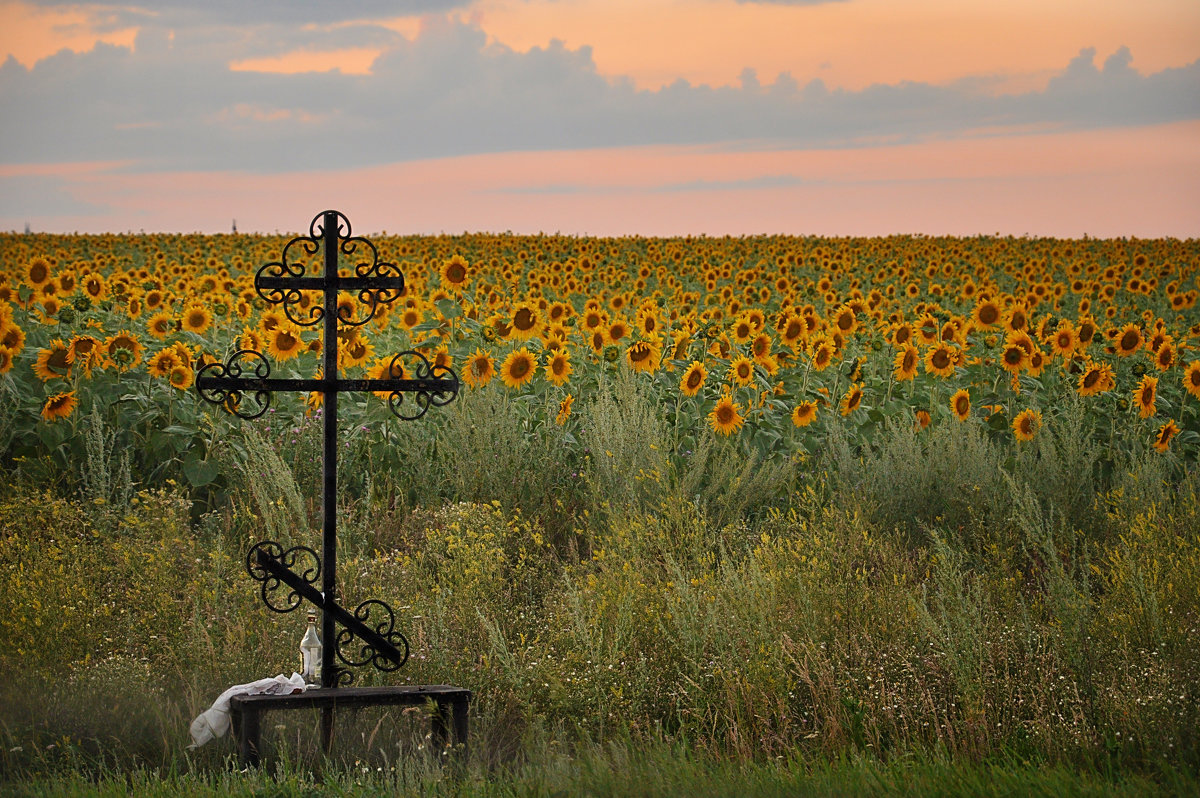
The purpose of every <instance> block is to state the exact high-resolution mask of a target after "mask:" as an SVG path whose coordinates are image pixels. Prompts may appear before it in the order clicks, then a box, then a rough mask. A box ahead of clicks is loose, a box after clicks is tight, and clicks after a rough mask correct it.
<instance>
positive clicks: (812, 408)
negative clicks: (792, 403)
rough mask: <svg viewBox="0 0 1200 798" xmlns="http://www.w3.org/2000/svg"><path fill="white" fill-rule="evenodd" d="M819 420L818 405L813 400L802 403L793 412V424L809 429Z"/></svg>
mask: <svg viewBox="0 0 1200 798" xmlns="http://www.w3.org/2000/svg"><path fill="white" fill-rule="evenodd" d="M816 418H817V403H816V402H815V401H812V400H808V401H805V402H801V403H799V404H798V405H796V407H795V408H794V409H793V410H792V424H794V425H795V426H797V427H807V426H808V425H809V424H811V423H813V421H815V420H816Z"/></svg>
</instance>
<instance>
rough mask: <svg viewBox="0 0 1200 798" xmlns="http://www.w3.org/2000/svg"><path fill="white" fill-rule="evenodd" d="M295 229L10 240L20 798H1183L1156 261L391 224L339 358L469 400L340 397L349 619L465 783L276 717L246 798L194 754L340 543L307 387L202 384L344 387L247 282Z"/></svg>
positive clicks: (1175, 450) (379, 720) (1163, 295)
mask: <svg viewBox="0 0 1200 798" xmlns="http://www.w3.org/2000/svg"><path fill="white" fill-rule="evenodd" d="M286 240H287V239H285V238H280V237H260V236H208V237H206V236H50V235H0V251H2V252H3V253H4V255H5V257H4V258H3V259H0V264H2V265H0V462H2V463H3V468H4V472H3V473H4V476H5V485H4V492H3V494H2V495H0V578H2V579H3V584H4V585H5V589H4V591H3V594H2V596H3V598H2V599H0V641H3V642H2V644H0V665H2V666H3V668H4V669H5V671H6V672H7V673H8V674H10V678H8V679H5V680H4V681H3V682H2V683H0V708H2V710H3V711H0V791H3V792H11V793H13V794H30V795H32V794H37V795H42V794H59V795H77V794H108V793H109V792H111V793H113V794H124V793H125V792H128V791H132V792H134V793H136V794H145V795H151V794H162V793H164V792H165V793H169V794H172V795H174V794H195V795H208V794H247V795H249V794H256V795H257V794H263V793H264V792H267V793H271V794H281V795H284V794H310V793H313V792H320V793H325V794H331V795H342V794H380V793H388V792H390V791H400V792H408V793H412V794H418V793H424V794H430V793H433V794H455V795H457V794H470V795H473V794H480V795H526V794H530V795H550V794H555V793H563V792H565V793H580V792H586V793H595V794H611V795H626V794H643V795H670V794H678V793H680V792H697V793H701V794H706V793H713V794H764V795H766V794H796V793H798V792H811V793H813V794H818V795H820V794H846V793H855V794H858V793H861V794H885V793H886V794H897V793H899V794H905V793H911V794H930V793H945V794H962V793H1000V794H1022V795H1024V794H1042V793H1044V794H1056V795H1057V794H1061V793H1063V792H1078V793H1082V794H1096V795H1110V794H1111V795H1124V794H1139V795H1141V794H1175V793H1186V792H1189V791H1192V790H1195V789H1196V788H1197V776H1196V774H1197V772H1198V770H1200V740H1198V735H1197V732H1196V730H1197V729H1198V728H1200V687H1198V685H1200V657H1197V656H1196V648H1197V642H1198V641H1200V500H1198V499H1200V467H1198V460H1200V311H1197V310H1196V307H1195V306H1196V301H1197V299H1198V298H1200V282H1198V277H1197V275H1198V274H1200V242H1196V241H1176V240H1158V241H1139V240H1124V239H1120V240H1093V239H1083V240H1076V241H1065V240H1051V239H1014V238H973V239H949V238H947V239H940V238H919V237H918V238H908V237H897V238H887V239H819V238H787V237H759V238H737V239H731V238H698V239H671V240H663V239H642V238H627V239H581V238H570V237H557V236H532V237H521V236H511V235H507V236H490V235H465V236H455V237H438V238H413V237H395V236H378V237H372V239H371V240H372V241H373V242H374V243H375V244H376V245H377V246H378V247H379V254H380V257H381V258H382V259H383V260H385V261H390V262H394V263H396V264H397V265H398V266H399V267H400V269H401V270H402V271H403V272H404V274H405V277H406V280H407V287H406V290H405V291H404V293H403V295H402V296H400V297H398V298H397V299H396V301H395V302H394V303H393V304H392V305H391V306H390V307H384V306H381V305H377V304H376V303H374V302H373V301H372V300H373V298H372V297H371V296H369V295H366V296H350V295H346V296H343V297H340V298H339V307H341V308H343V312H344V314H345V315H344V318H346V319H352V320H355V321H363V324H361V325H360V326H353V325H350V324H346V325H343V327H342V333H341V334H340V335H339V350H338V358H339V371H340V373H342V374H343V375H349V376H368V375H369V376H386V375H388V374H389V373H390V374H391V375H392V376H400V375H401V374H405V375H408V374H411V373H412V372H413V371H414V370H415V369H416V367H417V364H416V361H415V359H413V358H411V357H410V358H408V359H406V360H403V361H394V360H393V359H392V355H393V354H395V353H398V352H401V351H404V350H409V349H413V350H417V351H419V352H421V353H423V355H424V357H426V359H427V360H428V361H429V362H432V363H437V364H440V365H444V366H447V367H450V368H452V369H454V371H455V372H456V373H457V374H458V375H459V377H460V378H461V380H462V383H463V385H462V390H461V393H460V395H459V397H458V399H457V400H456V401H455V402H453V403H451V404H450V405H448V406H446V407H442V408H436V407H435V408H431V409H430V411H429V413H428V414H427V415H426V416H425V417H424V418H422V419H421V420H419V421H416V422H404V421H400V420H397V419H395V418H394V417H393V416H392V415H391V414H390V412H389V410H388V398H387V397H386V396H383V397H379V396H372V395H363V396H355V397H353V398H351V397H349V396H344V397H343V398H342V399H340V404H339V418H340V420H341V441H342V446H343V447H344V448H343V449H342V450H341V451H340V459H339V480H340V485H341V496H340V497H339V501H340V504H339V508H338V511H339V524H340V530H341V533H340V548H339V576H340V579H341V585H340V589H341V592H342V595H343V596H344V597H345V602H346V603H347V604H349V605H350V606H353V605H355V604H357V603H358V602H359V601H362V600H365V599H368V598H380V599H383V600H385V601H387V602H388V603H390V604H391V605H392V606H393V607H395V608H396V610H397V615H398V625H399V628H400V630H401V631H403V632H404V634H405V635H406V636H407V637H408V639H409V641H410V643H411V648H412V657H411V659H410V661H409V663H408V664H407V665H406V666H405V667H404V668H403V669H401V670H400V671H399V672H397V673H395V674H390V675H389V674H380V673H377V672H373V671H365V670H359V671H357V673H356V682H355V683H356V684H364V685H369V684H385V683H395V682H397V681H399V682H411V683H448V684H455V685H460V686H463V687H468V688H470V689H471V690H473V691H474V693H475V701H474V703H473V705H472V710H471V719H472V736H471V743H472V750H471V755H470V758H469V760H468V761H467V762H466V764H465V766H464V767H463V768H461V769H459V770H457V771H454V772H453V773H452V772H451V771H450V770H448V769H446V770H444V769H443V768H441V767H440V766H439V764H438V760H439V758H441V757H443V756H445V755H446V752H439V751H431V750H430V749H429V740H428V738H427V736H426V732H427V731H428V728H427V726H428V720H427V718H426V717H424V715H423V713H422V712H414V711H409V712H398V711H397V712H385V711H383V710H363V711H362V712H360V713H358V714H357V715H351V714H349V713H347V714H346V715H345V716H339V719H338V724H339V738H338V739H339V744H338V746H337V747H336V749H335V751H334V752H333V756H332V759H331V760H328V761H326V760H323V759H322V758H321V757H319V756H318V755H317V753H316V746H315V743H314V740H315V728H314V727H315V718H313V717H307V716H304V715H299V714H295V713H289V714H287V715H283V714H276V715H268V716H267V719H266V723H265V725H264V741H265V742H266V744H267V745H268V748H269V751H268V755H269V759H270V761H271V763H272V764H271V766H270V768H269V770H268V773H266V774H263V773H259V774H242V773H238V771H237V765H236V763H235V760H234V759H233V758H232V746H231V745H230V743H229V742H228V741H227V740H219V741H217V742H214V743H211V744H209V745H208V746H206V747H204V748H201V749H198V750H196V751H189V750H187V749H186V745H187V743H188V738H187V726H188V723H189V722H190V720H191V718H192V717H193V716H195V715H196V714H198V713H199V712H200V711H202V710H203V709H205V708H207V706H208V705H209V704H210V703H211V702H212V700H213V699H214V698H215V697H216V695H217V694H219V693H220V692H221V691H222V690H223V689H224V688H225V687H227V686H228V685H231V684H235V683H241V682H245V681H250V680H252V679H255V678H260V677H262V676H270V675H274V674H276V673H280V672H285V673H290V672H291V671H292V670H295V669H297V663H298V643H299V640H300V636H301V635H302V633H303V630H304V617H303V613H301V612H296V613H291V614H286V615H279V614H276V613H272V612H270V611H268V610H267V609H266V608H265V607H263V606H262V603H261V600H260V598H259V595H258V585H257V584H256V583H254V582H252V581H251V580H250V578H249V576H248V575H247V573H246V568H245V556H246V550H247V549H248V547H249V546H251V545H253V544H254V543H255V542H258V541H260V540H267V539H269V540H276V541H279V542H281V543H283V544H285V546H290V545H299V544H304V545H309V546H314V547H316V546H317V544H318V543H319V539H320V533H319V525H320V512H321V507H320V450H321V435H320V430H321V416H322V399H321V396H320V394H311V395H291V396H289V395H286V394H277V395H276V396H275V397H273V399H272V401H271V405H270V407H269V408H268V409H267V410H266V412H265V413H263V415H262V416H261V417H260V418H257V419H255V420H252V421H244V420H242V419H241V418H238V417H237V416H236V415H234V414H232V413H231V412H229V411H230V410H231V409H234V410H241V411H246V410H247V409H250V410H253V409H254V408H253V407H252V405H253V402H254V398H253V397H250V396H246V397H242V404H241V405H240V406H233V405H227V406H225V407H222V406H220V405H212V404H209V403H207V402H205V401H203V400H201V399H200V397H199V396H198V395H197V393H196V390H195V386H194V376H195V373H196V371H197V369H198V368H201V367H203V366H204V365H205V364H207V363H212V362H225V361H226V360H227V359H228V358H229V357H230V356H231V355H233V353H234V352H235V351H237V350H240V349H254V350H258V351H261V352H263V353H264V354H265V355H266V359H267V362H269V364H270V368H271V376H273V377H274V376H294V377H312V376H315V374H316V373H317V370H318V369H319V367H320V363H321V356H322V353H321V351H320V349H321V344H320V339H319V326H316V327H314V326H305V325H303V324H300V323H299V322H304V321H311V320H313V318H314V317H313V315H312V308H313V307H315V303H316V299H315V297H312V296H307V295H300V296H297V297H295V300H296V301H295V303H294V305H293V306H292V307H291V308H290V313H285V312H283V306H281V305H271V304H269V303H267V302H265V301H264V297H260V296H258V295H257V293H256V292H255V290H254V288H253V277H254V274H255V271H256V270H257V269H258V268H259V267H261V266H262V265H263V264H266V263H268V262H270V261H275V260H278V259H279V258H280V253H281V251H282V250H283V247H284V244H285V243H286ZM363 251H364V250H363V249H362V248H361V245H360V249H359V250H357V252H356V254H355V255H354V256H352V257H348V258H345V259H344V261H343V263H344V266H345V267H346V268H349V265H350V263H354V262H357V260H358V259H360V258H359V256H360V255H361V254H362V252H363ZM292 254H296V253H295V248H293V250H292ZM302 254H303V253H302ZM319 256H320V253H318V252H314V253H311V254H308V255H304V257H300V258H298V259H297V260H298V261H300V262H304V263H305V265H307V267H308V268H309V269H310V272H309V273H311V270H312V269H314V268H318V267H317V264H319V262H320V261H319ZM266 298H270V297H266ZM402 406H403V405H402Z"/></svg>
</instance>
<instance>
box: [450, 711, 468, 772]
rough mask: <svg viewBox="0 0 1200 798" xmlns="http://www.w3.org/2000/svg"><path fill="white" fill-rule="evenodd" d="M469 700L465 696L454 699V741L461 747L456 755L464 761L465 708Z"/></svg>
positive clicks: (465, 749) (465, 753)
mask: <svg viewBox="0 0 1200 798" xmlns="http://www.w3.org/2000/svg"><path fill="white" fill-rule="evenodd" d="M469 703H470V702H469V701H468V700H467V698H466V696H462V697H459V698H456V699H454V706H453V712H454V742H455V745H456V746H459V747H461V750H459V751H458V756H459V757H460V758H461V760H462V761H463V762H464V763H465V762H466V761H467V733H468V727H467V709H468V706H469Z"/></svg>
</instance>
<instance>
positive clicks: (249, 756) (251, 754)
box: [232, 709, 261, 768]
mask: <svg viewBox="0 0 1200 798" xmlns="http://www.w3.org/2000/svg"><path fill="white" fill-rule="evenodd" d="M239 716H240V717H239ZM232 720H233V723H234V728H236V729H237V730H238V757H239V758H240V759H241V760H242V767H248V768H256V767H258V759H259V748H260V740H259V736H260V733H261V728H260V723H259V712H258V710H255V709H244V710H242V711H240V712H238V713H236V714H234V716H233V718H232Z"/></svg>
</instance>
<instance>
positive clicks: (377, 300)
mask: <svg viewBox="0 0 1200 798" xmlns="http://www.w3.org/2000/svg"><path fill="white" fill-rule="evenodd" d="M359 243H362V244H366V246H367V248H368V249H370V250H371V262H370V263H365V262H364V263H358V264H356V265H355V266H354V275H355V277H361V278H364V279H371V278H378V279H392V280H399V281H400V287H399V288H364V289H362V290H361V291H359V292H358V301H359V302H360V303H361V304H363V305H366V306H367V309H368V313H367V315H366V316H364V317H363V318H361V319H352V318H350V314H349V313H343V312H342V308H338V321H339V322H341V323H343V324H348V325H350V326H351V327H361V326H362V325H364V324H366V323H367V322H369V321H370V320H371V319H373V318H375V315H376V314H377V313H378V311H379V308H380V306H381V305H390V304H392V303H393V302H395V301H396V300H397V299H399V298H400V295H401V294H402V293H404V273H403V272H401V271H400V267H399V266H397V265H396V264H394V263H389V262H387V261H381V260H379V250H377V249H376V248H375V245H374V244H373V243H371V242H370V241H369V240H367V239H365V238H362V237H355V238H348V239H346V240H344V241H342V244H341V247H340V249H341V251H342V252H343V253H345V254H346V255H353V254H354V252H355V251H356V250H357V249H358V244H359Z"/></svg>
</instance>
